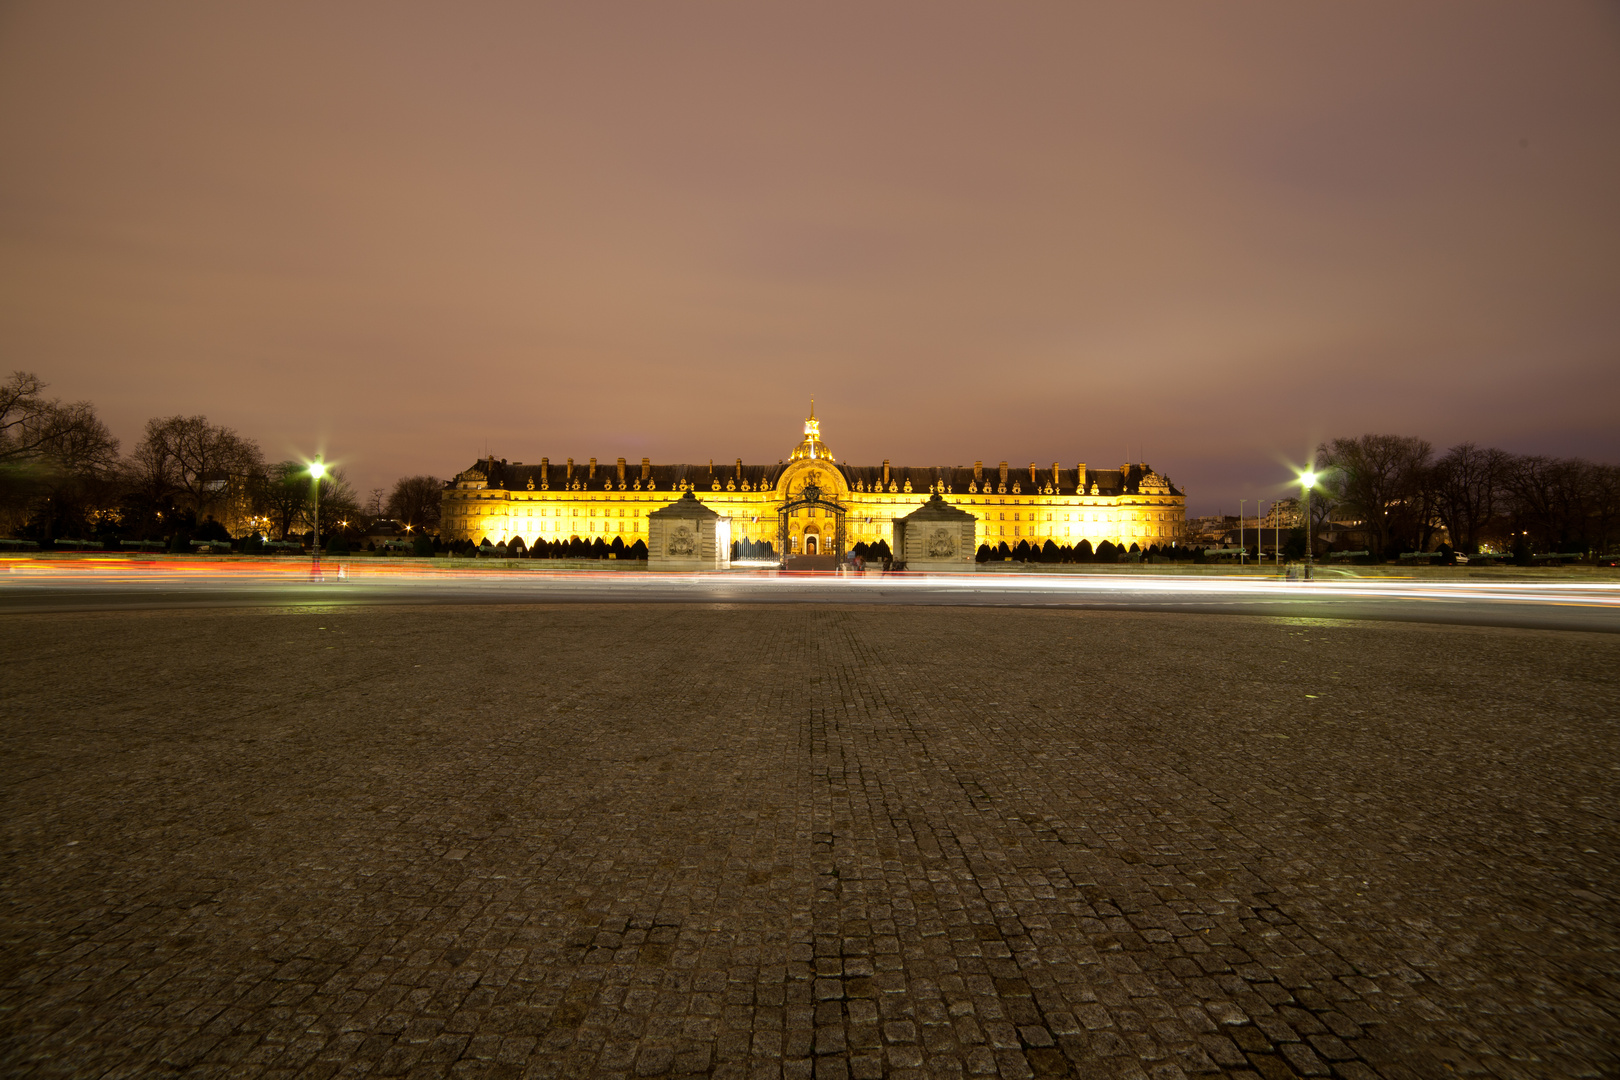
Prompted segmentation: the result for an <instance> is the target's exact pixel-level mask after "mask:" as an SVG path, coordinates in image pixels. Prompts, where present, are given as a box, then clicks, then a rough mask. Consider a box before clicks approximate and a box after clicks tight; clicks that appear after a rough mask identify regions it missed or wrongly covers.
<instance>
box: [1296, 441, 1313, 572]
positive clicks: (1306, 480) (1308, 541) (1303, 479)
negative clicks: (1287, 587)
mask: <svg viewBox="0 0 1620 1080" xmlns="http://www.w3.org/2000/svg"><path fill="white" fill-rule="evenodd" d="M1299 482H1300V484H1301V485H1303V486H1304V488H1305V580H1306V581H1309V580H1310V579H1311V557H1312V555H1314V554H1315V550H1316V544H1315V543H1314V541H1315V539H1316V538H1315V537H1313V536H1312V535H1311V533H1312V531H1313V530H1312V528H1311V488H1313V487H1315V486H1316V472H1315V470H1313V469H1306V470H1305V471H1304V472H1302V473H1300V474H1299Z"/></svg>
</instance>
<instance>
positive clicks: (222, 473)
mask: <svg viewBox="0 0 1620 1080" xmlns="http://www.w3.org/2000/svg"><path fill="white" fill-rule="evenodd" d="M135 457H136V460H137V462H140V463H142V470H143V472H145V473H146V474H147V475H148V476H149V477H151V478H153V479H156V478H159V477H161V478H163V479H164V480H165V481H167V482H169V483H172V484H173V486H174V489H175V493H176V495H177V496H178V498H179V499H180V501H181V502H183V503H185V504H186V505H188V506H189V507H190V508H191V509H193V510H195V511H196V512H197V513H198V514H199V515H200V514H202V513H204V512H205V511H207V510H209V509H211V508H214V507H216V506H218V505H219V504H220V503H221V502H222V501H223V500H224V499H225V498H226V496H227V495H228V493H229V492H230V490H231V488H232V485H233V484H235V485H242V484H245V483H247V482H248V481H249V479H250V478H251V477H253V476H255V475H256V474H257V473H258V472H259V471H260V470H261V469H262V468H263V465H264V458H263V455H261V454H260V453H259V447H258V445H257V444H256V443H254V442H253V441H252V440H251V439H244V438H243V437H242V436H240V435H238V434H237V433H236V432H235V431H233V430H231V429H230V428H228V427H222V426H219V425H216V424H210V423H209V422H208V418H207V417H204V416H170V417H164V418H158V419H153V420H149V421H147V424H146V438H145V439H144V440H143V441H142V444H141V446H140V447H139V448H137V450H136V454H135Z"/></svg>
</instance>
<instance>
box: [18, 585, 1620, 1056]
mask: <svg viewBox="0 0 1620 1080" xmlns="http://www.w3.org/2000/svg"><path fill="white" fill-rule="evenodd" d="M1617 718H1620V638H1615V637H1610V636H1603V635H1582V634H1557V633H1544V632H1526V631H1511V630H1478V629H1469V628H1458V627H1432V626H1419V625H1399V624H1379V623H1352V622H1330V621H1321V620H1296V619H1266V618H1256V617H1225V616H1183V615H1153V614H1141V613H1108V612H1078V611H1046V610H1016V609H963V610H951V609H945V608H930V609H909V608H903V607H895V608H877V607H868V608H861V609H858V610H846V609H838V608H824V607H822V608H817V607H780V608H774V607H763V606H746V607H734V608H731V607H724V606H701V605H689V606H675V605H670V606H649V607H638V606H612V607H606V606H604V607H593V606H584V605H580V606H555V607H544V606H513V607H498V606H487V607H479V608H456V607H434V608H403V607H401V608H388V609H381V608H364V607H357V608H342V607H330V608H312V607H305V608H296V609H289V610H285V611H272V610H265V609H259V610H253V611H241V612H229V611H207V612H183V611H182V612H176V611H153V612H129V611H126V612H119V613H103V614H71V615H30V614H10V613H5V614H0V733H3V737H4V743H3V745H4V747H5V753H4V755H0V785H3V790H4V791H5V793H6V794H5V806H4V809H5V813H4V814H3V815H0V828H3V830H4V832H3V834H0V838H3V842H4V855H5V866H6V870H5V873H4V876H3V877H0V902H3V904H4V909H3V910H4V912H5V918H4V923H3V925H0V932H3V935H4V936H3V940H0V944H3V949H0V1060H4V1061H5V1062H6V1072H7V1074H8V1075H18V1076H39V1077H58V1076H61V1077H70V1076H72V1077H76V1076H83V1075H98V1076H108V1077H117V1076H146V1075H154V1074H164V1073H166V1072H167V1073H179V1072H182V1071H184V1072H185V1074H186V1075H190V1076H199V1077H202V1076H233V1077H236V1076H241V1077H280V1076H293V1075H298V1076H316V1077H328V1076H331V1077H335V1076H362V1075H373V1076H412V1077H416V1076H479V1077H496V1076H514V1077H516V1076H527V1077H546V1078H562V1077H625V1078H627V1080H628V1078H629V1077H654V1076H657V1077H662V1076H671V1077H685V1076H712V1077H717V1078H732V1077H734V1078H737V1080H750V1078H751V1080H767V1078H769V1080H778V1078H780V1080H815V1078H817V1077H836V1078H837V1080H850V1078H854V1080H877V1078H878V1077H882V1076H887V1077H896V1078H899V1077H918V1078H922V1077H953V1078H959V1077H988V1076H1003V1077H1036V1076H1041V1077H1045V1076H1058V1075H1075V1076H1108V1077H1121V1076H1132V1077H1150V1076H1151V1077H1165V1078H1171V1077H1178V1076H1187V1075H1208V1074H1211V1073H1213V1072H1216V1071H1220V1070H1225V1071H1227V1074H1228V1075H1245V1074H1246V1075H1250V1076H1257V1075H1258V1076H1268V1077H1269V1076H1279V1077H1280V1076H1294V1075H1299V1074H1305V1075H1328V1074H1329V1073H1330V1072H1331V1073H1332V1074H1333V1075H1337V1076H1342V1077H1351V1078H1357V1080H1360V1078H1365V1077H1374V1076H1376V1077H1384V1078H1389V1080H1393V1078H1399V1077H1405V1076H1429V1075H1442V1074H1448V1073H1459V1074H1461V1073H1470V1074H1478V1075H1496V1076H1503V1077H1509V1076H1511V1077H1519V1076H1526V1077H1540V1076H1545V1077H1553V1076H1566V1075H1583V1074H1585V1075H1605V1074H1612V1073H1617V1072H1620V1058H1617V1056H1616V1052H1615V1049H1614V1048H1615V1047H1616V1046H1617V1045H1620V1021H1617V1015H1620V1007H1617V1002H1616V1001H1615V999H1614V997H1613V994H1614V987H1613V981H1612V979H1611V978H1610V975H1609V972H1608V971H1607V968H1606V967H1605V966H1604V961H1603V958H1604V957H1606V956H1612V955H1613V954H1614V952H1615V950H1616V948H1617V947H1620V941H1617V940H1616V938H1617V935H1616V923H1617V916H1616V912H1617V911H1620V903H1617V902H1616V901H1617V899H1620V897H1617V892H1620V890H1617V888H1616V886H1617V883H1620V882H1617V875H1616V872H1615V871H1616V852H1617V851H1620V844H1617V843H1616V839H1617V837H1616V835H1615V834H1616V825H1615V822H1614V818H1613V814H1612V807H1613V804H1614V801H1615V797H1616V795H1617V794H1620V791H1617V788H1620V782H1617V779H1616V777H1617V775H1620V725H1617V724H1616V722H1615V721H1616V719H1617Z"/></svg>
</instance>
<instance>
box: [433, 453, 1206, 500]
mask: <svg viewBox="0 0 1620 1080" xmlns="http://www.w3.org/2000/svg"><path fill="white" fill-rule="evenodd" d="M827 464H828V465H829V466H830V467H832V468H835V469H837V470H838V473H839V475H841V476H842V477H843V478H844V482H845V483H846V484H847V485H848V486H849V488H850V490H852V491H855V492H857V493H860V492H876V491H879V490H884V489H883V475H884V468H885V467H884V466H882V465H846V464H843V463H841V462H828V463H827ZM786 467H787V466H786V465H785V464H784V463H782V462H778V463H776V464H774V465H738V464H737V463H736V462H734V461H733V462H728V463H724V464H722V463H714V464H705V465H649V466H648V467H647V474H648V480H650V481H651V483H650V484H649V483H645V482H643V481H642V466H641V464H640V463H639V462H638V463H630V462H626V463H625V466H624V479H623V484H624V486H623V487H622V488H621V487H620V477H619V466H618V463H617V462H613V463H609V464H601V463H598V464H597V465H596V467H595V469H594V470H593V469H592V467H591V465H590V464H589V462H588V461H587V462H585V463H580V462H578V461H576V462H575V463H574V464H573V466H572V469H570V467H569V465H568V463H567V462H566V461H563V462H546V463H544V464H528V465H525V464H522V463H520V462H508V461H505V460H503V459H501V458H484V459H482V460H480V461H477V462H475V463H474V464H473V465H472V466H470V467H469V468H468V469H466V470H465V471H464V472H462V473H461V474H460V475H459V476H458V477H457V480H474V481H484V482H485V483H487V485H488V486H489V487H490V488H495V489H505V490H508V491H521V490H525V489H530V488H531V486H532V489H533V490H541V489H542V488H546V489H550V490H552V491H557V490H564V489H570V488H572V487H573V486H574V485H575V484H577V485H578V490H581V491H621V490H626V491H627V490H641V491H648V490H652V491H678V490H680V488H681V487H682V485H683V484H691V486H692V487H694V488H696V489H697V490H698V491H700V492H703V491H710V490H712V489H713V487H714V483H715V481H716V480H718V481H719V482H720V485H721V488H722V489H724V488H725V486H726V484H728V483H734V484H736V485H737V486H738V487H741V486H742V485H743V483H744V482H746V483H747V485H748V488H749V490H752V491H758V490H760V488H761V487H766V488H769V487H774V486H775V485H776V482H777V480H778V479H780V477H781V475H782V472H783V470H784V469H785V468H786ZM1000 472H1001V471H1000V467H999V465H998V466H987V467H985V468H984V469H983V470H982V472H981V474H980V476H979V478H977V479H976V478H975V477H974V473H973V470H972V469H971V468H958V467H949V466H932V467H916V466H910V465H898V466H896V465H891V466H888V477H889V482H890V483H891V484H893V485H894V489H895V491H897V492H903V491H905V488H906V482H907V481H908V480H909V481H910V482H911V493H912V494H916V493H918V492H924V493H926V492H927V491H928V490H929V489H930V488H931V487H933V486H935V485H937V484H939V483H940V482H941V481H943V482H944V484H945V487H946V490H947V491H948V492H949V493H951V494H953V495H966V494H968V493H969V491H970V490H972V489H973V488H975V487H976V488H978V489H979V491H980V492H990V493H993V494H1006V495H1012V494H1019V495H1039V494H1044V493H1046V490H1047V488H1048V486H1051V488H1052V493H1053V494H1057V495H1074V494H1077V493H1079V494H1086V493H1089V492H1090V489H1091V485H1093V484H1095V485H1096V487H1097V494H1099V495H1122V494H1139V493H1149V494H1166V495H1183V494H1185V492H1184V491H1182V489H1181V488H1179V487H1177V486H1175V485H1174V484H1171V483H1170V482H1169V480H1168V479H1166V478H1164V477H1161V476H1160V475H1159V474H1157V473H1155V472H1154V471H1153V470H1152V469H1151V468H1149V467H1148V466H1147V465H1146V464H1137V465H1126V466H1123V467H1121V468H1118V469H1091V468H1088V469H1086V473H1085V484H1086V490H1085V492H1077V490H1076V489H1077V486H1078V485H1079V482H1080V480H1079V473H1078V471H1077V470H1075V469H1062V468H1060V469H1058V470H1057V476H1056V481H1057V482H1056V483H1055V484H1053V470H1052V469H1051V468H1049V467H1048V468H1044V469H1043V468H1040V467H1039V466H1037V467H1036V469H1035V477H1034V479H1033V480H1031V478H1030V470H1029V468H1028V467H1023V468H1013V467H1009V468H1008V470H1007V484H1006V491H1005V492H1000V491H997V488H999V486H1000V482H1001V475H1000ZM455 483H456V481H451V486H454V484H455Z"/></svg>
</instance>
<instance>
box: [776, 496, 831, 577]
mask: <svg viewBox="0 0 1620 1080" xmlns="http://www.w3.org/2000/svg"><path fill="white" fill-rule="evenodd" d="M799 510H819V511H822V512H823V513H824V514H825V515H826V516H827V517H829V518H831V519H832V526H833V527H832V535H831V536H829V535H828V534H827V533H824V532H821V531H820V530H819V528H818V529H817V531H816V532H815V533H811V534H810V535H812V536H815V537H816V538H817V539H816V550H815V554H816V555H824V556H828V557H829V558H830V560H831V561H832V562H833V563H834V564H835V565H836V564H837V563H840V562H843V561H844V517H845V514H846V513H847V512H848V508H847V507H845V506H843V505H842V504H840V503H837V502H834V501H833V500H832V499H830V498H828V497H827V496H826V494H825V493H824V492H823V491H822V490H821V488H820V487H818V486H817V485H816V484H815V483H814V482H811V483H808V484H806V485H804V487H802V488H800V489H799V492H798V494H797V495H795V496H793V497H792V498H790V499H788V501H787V502H785V503H783V504H782V508H781V509H780V510H779V511H777V515H776V550H777V551H778V552H779V553H780V556H781V559H782V564H783V565H784V566H785V565H787V560H788V559H789V558H790V557H792V556H804V555H806V554H808V552H806V551H804V550H799V551H793V550H792V543H791V541H790V539H789V538H790V536H791V533H790V532H789V531H788V520H789V519H790V518H792V517H793V515H794V513H795V512H796V511H799ZM818 525H819V522H818ZM801 535H803V534H801Z"/></svg>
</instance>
